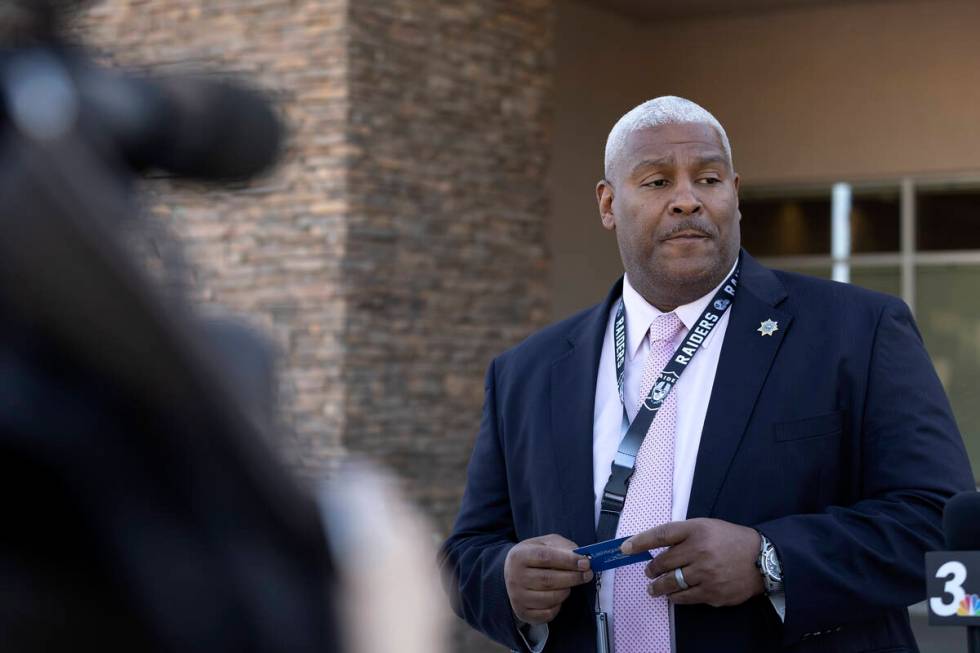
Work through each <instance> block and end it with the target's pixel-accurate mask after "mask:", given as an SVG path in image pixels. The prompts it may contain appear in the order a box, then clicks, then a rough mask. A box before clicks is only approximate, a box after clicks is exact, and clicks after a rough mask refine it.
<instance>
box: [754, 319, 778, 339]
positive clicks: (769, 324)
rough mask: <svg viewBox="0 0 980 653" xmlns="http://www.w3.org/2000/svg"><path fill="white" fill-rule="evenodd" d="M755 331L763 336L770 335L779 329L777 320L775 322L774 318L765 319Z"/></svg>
mask: <svg viewBox="0 0 980 653" xmlns="http://www.w3.org/2000/svg"><path fill="white" fill-rule="evenodd" d="M757 331H758V332H759V333H761V334H762V335H764V336H771V335H772V334H774V333H775V332H776V331H779V322H776V321H775V320H766V321H764V322H762V323H761V324H759V328H758V329H757Z"/></svg>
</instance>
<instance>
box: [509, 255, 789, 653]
mask: <svg viewBox="0 0 980 653" xmlns="http://www.w3.org/2000/svg"><path fill="white" fill-rule="evenodd" d="M734 269H735V266H734V265H733V266H732V270H730V271H729V273H728V274H729V275H730V274H731V272H732V271H734ZM727 279H728V275H726V277H725V280H723V281H722V282H721V283H719V284H718V286H716V287H715V288H713V289H712V290H711V291H710V292H709V293H707V294H706V295H704V296H703V297H701V298H700V299H696V300H694V301H693V302H691V303H690V304H684V305H683V306H678V307H677V308H676V309H674V313H676V315H677V317H679V318H680V320H681V322H683V324H684V328H683V329H681V331H680V333H678V335H677V336H676V338H675V339H674V342H673V345H674V347H677V346H679V345H680V343H681V342H682V341H683V340H684V338H685V337H686V336H687V333H688V331H690V329H691V327H692V326H693V325H695V324H696V323H697V321H698V319H699V318H700V317H701V313H702V311H704V309H705V307H707V305H708V302H709V301H711V299H712V297H714V295H715V293H716V292H717V291H718V288H720V287H721V284H722V283H724V282H725V281H726V280H727ZM736 301H737V300H736ZM623 303H624V305H625V308H626V370H625V379H624V387H623V391H624V394H625V397H626V402H627V405H629V406H636V405H637V404H638V403H639V402H640V383H641V378H642V376H643V367H644V363H645V361H646V359H647V356H648V354H649V353H650V341H649V338H647V333H648V332H649V330H650V325H651V324H652V323H653V321H654V320H655V319H656V318H657V317H659V316H660V315H662V314H663V311H661V310H660V309H658V308H657V307H656V306H653V305H651V304H649V303H648V302H647V301H646V300H645V299H643V297H642V296H641V295H640V293H638V292H637V291H636V289H635V288H633V286H632V284H630V281H629V276H626V277H625V278H624V279H623ZM730 314H731V309H729V310H728V311H725V314H724V315H723V316H722V318H721V320H719V321H718V324H717V325H715V328H714V329H712V330H711V333H710V334H709V335H708V337H707V338H705V339H704V342H703V343H702V344H701V347H700V349H699V350H698V352H697V354H696V355H695V356H694V358H693V359H692V360H691V362H690V363H689V364H688V366H687V367H686V368H685V370H684V372H683V373H682V374H681V378H680V380H679V381H678V382H677V384H676V385H675V386H674V389H673V391H672V392H674V393H675V396H676V397H677V430H676V436H675V437H676V439H675V441H674V486H673V498H672V504H671V519H672V520H673V521H683V520H684V519H686V518H687V506H688V502H689V500H690V498H691V485H692V483H693V481H694V467H695V464H696V463H697V458H698V448H699V447H700V445H701V430H702V429H703V428H704V418H705V415H707V412H708V401H709V399H710V398H711V388H712V386H713V385H714V382H715V372H716V371H717V369H718V359H719V357H720V356H721V345H722V343H723V342H724V340H725V332H726V331H727V330H728V321H729V315H730ZM615 321H616V304H615V303H614V304H613V306H612V308H611V309H610V311H609V319H608V321H607V323H606V334H605V338H604V339H603V343H602V355H601V356H600V358H599V372H598V379H597V381H596V391H595V408H594V412H593V418H592V483H593V489H594V492H593V496H594V497H595V522H596V525H597V526H598V524H599V511H600V509H601V506H602V493H603V490H604V489H605V487H606V481H608V480H609V472H610V468H611V466H612V460H613V456H615V455H616V450H617V449H618V448H619V443H620V441H621V440H622V439H623V436H624V435H625V434H626V431H625V425H624V421H623V405H622V403H620V401H619V388H618V386H617V383H616V352H615V348H614V346H613V335H612V334H613V328H614V327H613V325H614V323H615ZM631 535H632V533H631ZM615 577H616V570H615V569H610V570H608V571H604V572H603V573H602V579H601V580H602V582H601V585H600V589H599V604H600V606H601V608H602V610H603V611H605V612H606V613H607V615H608V618H609V633H610V640H611V639H612V633H613V626H612V623H613V620H614V619H615V618H616V616H615V615H614V614H613V586H614V584H615ZM770 599H771V600H772V603H773V607H775V608H776V612H777V613H778V614H779V617H780V619H783V618H785V617H784V615H785V607H784V601H783V595H782V594H779V595H771V596H770ZM673 614H674V613H673V606H671V623H673ZM672 630H673V626H672ZM546 638H547V629H546V627H535V628H532V629H531V631H530V636H529V637H528V638H527V639H528V644H529V645H530V648H531V649H532V651H540V650H541V649H542V648H543V646H544V642H545V640H546Z"/></svg>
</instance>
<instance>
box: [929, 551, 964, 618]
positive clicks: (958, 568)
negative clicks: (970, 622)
mask: <svg viewBox="0 0 980 653" xmlns="http://www.w3.org/2000/svg"><path fill="white" fill-rule="evenodd" d="M936 578H948V579H949V580H947V581H946V584H945V585H944V586H943V592H944V593H945V594H950V595H952V597H953V600H952V601H950V602H949V603H943V601H942V599H941V598H939V597H937V598H932V599H929V607H930V608H932V611H933V612H934V613H935V614H937V615H939V616H940V617H952V616H953V615H954V614H956V607H957V606H958V605H959V604H960V601H962V600H963V599H964V598H966V592H965V591H964V590H963V581H965V580H966V567H965V566H964V565H963V563H962V562H957V561H955V560H950V561H949V562H947V563H946V564H944V565H943V566H942V567H940V568H939V571H937V572H936Z"/></svg>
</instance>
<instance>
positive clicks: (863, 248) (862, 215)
mask: <svg viewBox="0 0 980 653" xmlns="http://www.w3.org/2000/svg"><path fill="white" fill-rule="evenodd" d="M901 214H902V208H901V196H900V195H899V190H898V188H891V189H886V190H879V191H867V190H855V192H854V196H853V198H852V200H851V251H852V252H854V253H855V254H863V253H879V252H897V251H898V250H899V248H900V238H899V234H900V225H901Z"/></svg>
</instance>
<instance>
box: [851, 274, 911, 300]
mask: <svg viewBox="0 0 980 653" xmlns="http://www.w3.org/2000/svg"><path fill="white" fill-rule="evenodd" d="M851 283H853V284H854V285H855V286H862V287H864V288H869V289H871V290H877V291H878V292H883V293H888V294H889V295H895V296H896V297H901V296H902V271H901V270H900V269H899V268H898V267H897V266H894V267H892V266H888V267H860V266H853V267H852V268H851Z"/></svg>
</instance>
